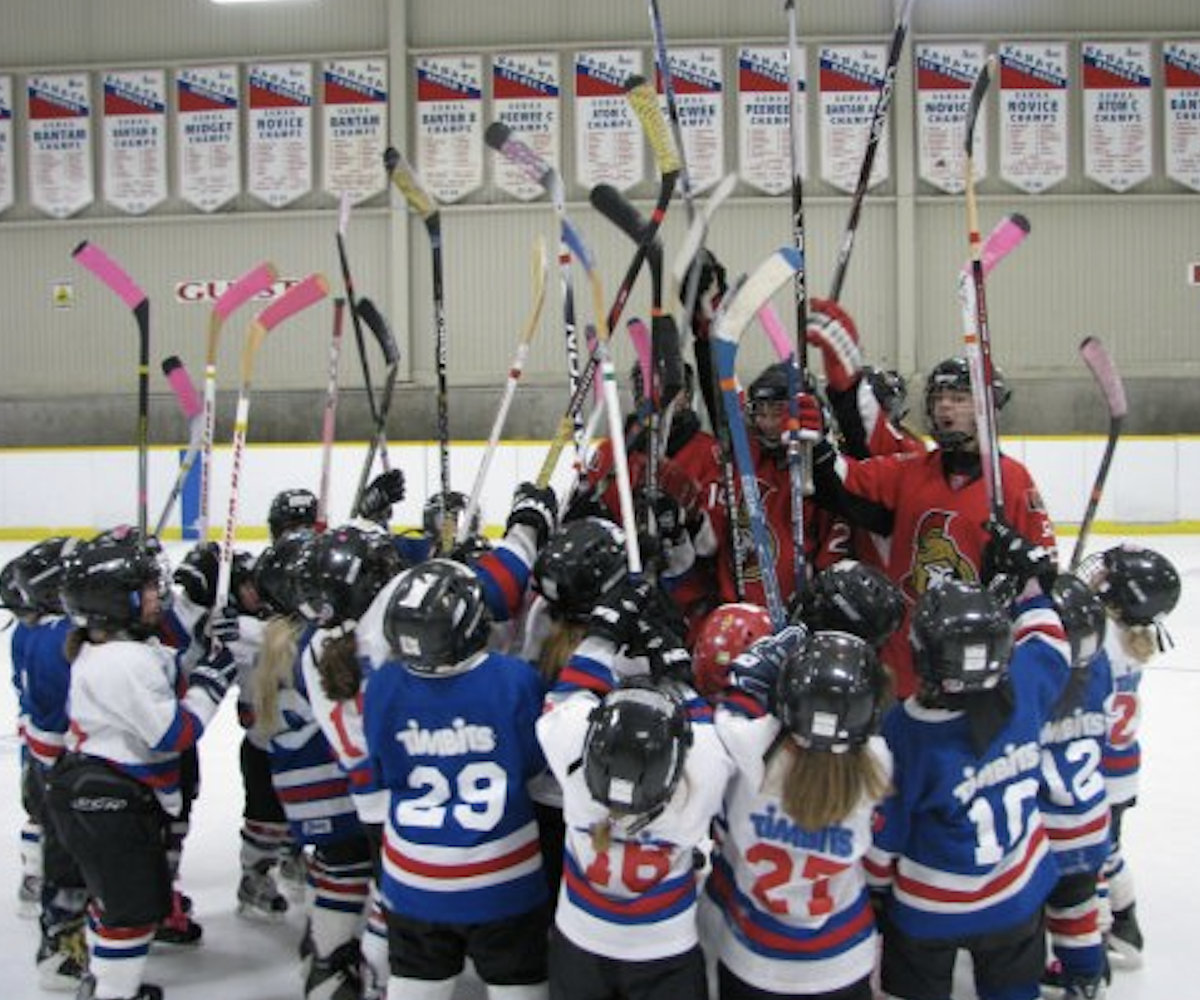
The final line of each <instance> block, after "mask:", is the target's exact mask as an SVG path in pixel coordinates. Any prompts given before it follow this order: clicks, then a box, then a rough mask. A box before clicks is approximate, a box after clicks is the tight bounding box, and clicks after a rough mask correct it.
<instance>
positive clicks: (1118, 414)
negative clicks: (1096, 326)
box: [1079, 337, 1129, 420]
mask: <svg viewBox="0 0 1200 1000" xmlns="http://www.w3.org/2000/svg"><path fill="white" fill-rule="evenodd" d="M1079 353H1080V354H1081V355H1082V356H1083V363H1084V364H1085V365H1087V366H1088V370H1089V371H1091V373H1092V375H1093V376H1094V377H1095V379H1096V383H1097V384H1098V385H1099V386H1100V391H1101V392H1103V393H1104V399H1105V401H1106V402H1107V403H1108V413H1109V416H1111V417H1112V419H1113V420H1121V419H1122V418H1123V417H1124V416H1125V414H1126V413H1128V412H1129V403H1128V401H1127V400H1126V398H1125V383H1124V382H1122V381H1121V376H1120V375H1118V374H1117V369H1116V367H1115V366H1114V365H1113V362H1112V358H1111V357H1109V354H1108V351H1106V350H1105V349H1104V345H1103V344H1102V343H1101V342H1100V341H1099V340H1097V339H1096V338H1095V337H1085V338H1084V340H1083V343H1081V344H1080V345H1079Z"/></svg>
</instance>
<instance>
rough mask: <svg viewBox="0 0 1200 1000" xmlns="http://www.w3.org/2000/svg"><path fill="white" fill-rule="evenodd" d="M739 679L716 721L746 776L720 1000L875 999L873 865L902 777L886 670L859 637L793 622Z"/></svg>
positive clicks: (719, 914)
mask: <svg viewBox="0 0 1200 1000" xmlns="http://www.w3.org/2000/svg"><path fill="white" fill-rule="evenodd" d="M731 684H732V685H733V686H735V688H736V690H735V692H731V693H730V695H729V696H728V697H727V698H726V699H725V700H724V701H723V702H722V704H721V706H720V707H719V708H718V709H717V717H716V725H717V733H718V735H719V736H720V737H721V740H722V742H723V743H724V744H725V747H726V749H727V750H728V751H729V754H730V756H731V757H732V758H733V759H734V760H735V761H737V773H736V774H735V776H734V778H733V780H732V781H731V782H730V784H729V787H728V789H727V790H726V793H725V805H724V809H723V810H722V813H721V816H720V817H719V819H718V820H717V823H716V826H715V834H714V837H715V840H716V842H717V848H716V854H715V856H714V858H713V870H712V874H711V875H710V876H709V879H708V885H707V893H708V894H707V899H708V901H709V903H710V904H711V908H706V911H705V913H706V920H705V927H706V930H707V935H706V943H707V944H708V945H709V946H710V949H711V951H712V952H714V954H715V957H716V959H717V960H718V963H719V964H718V982H719V996H720V1000H768V998H780V1000H782V998H784V997H821V998H824V1000H834V998H836V1000H871V998H872V996H873V993H872V991H871V984H870V977H871V972H872V971H873V969H874V967H875V953H876V946H877V939H876V934H875V921H874V917H873V914H872V910H871V904H870V900H869V893H868V891H867V886H866V879H865V875H864V872H863V866H862V858H863V855H864V854H865V853H866V851H867V849H868V848H869V847H870V845H871V820H872V815H873V812H874V809H875V807H876V805H877V804H878V803H879V801H880V800H881V799H882V798H883V796H884V794H885V793H886V792H887V791H888V787H889V778H890V773H891V755H890V754H889V753H888V750H887V747H886V745H885V744H884V742H883V739H882V738H881V737H880V736H878V735H877V734H878V732H879V723H880V717H881V715H882V710H883V706H884V703H885V701H886V699H887V698H888V683H887V677H886V674H885V671H884V669H883V667H882V666H881V665H880V663H879V660H878V658H877V656H876V654H875V651H874V650H873V649H872V647H871V646H870V645H868V644H867V643H866V642H864V641H863V640H862V639H860V638H858V637H857V636H853V635H850V634H848V633H845V632H816V633H813V634H812V635H811V636H808V635H807V633H806V631H805V630H804V629H803V628H800V627H797V626H791V627H789V628H787V629H785V630H784V631H782V632H780V633H779V634H778V635H774V636H771V637H770V638H766V639H763V640H761V641H760V642H758V643H756V644H755V645H754V646H752V647H751V648H750V649H749V650H748V651H746V652H745V653H743V654H742V655H741V656H739V657H738V658H737V659H736V660H735V661H734V664H733V668H732V676H731ZM747 694H749V695H750V697H746V695H747Z"/></svg>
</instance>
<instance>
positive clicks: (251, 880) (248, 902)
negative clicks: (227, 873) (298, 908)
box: [237, 861, 288, 922]
mask: <svg viewBox="0 0 1200 1000" xmlns="http://www.w3.org/2000/svg"><path fill="white" fill-rule="evenodd" d="M237 898H238V904H237V912H238V915H239V916H242V917H246V918H247V919H249V920H267V921H271V922H278V921H280V920H282V919H283V918H284V915H285V914H286V913H287V911H288V901H287V898H286V897H285V896H284V895H283V893H281V892H280V891H279V886H278V885H276V884H275V879H274V878H273V877H272V875H271V863H270V862H269V861H260V862H259V863H258V864H256V865H255V866H254V867H253V868H248V869H246V870H245V871H243V872H242V880H241V882H239V883H238V890H237Z"/></svg>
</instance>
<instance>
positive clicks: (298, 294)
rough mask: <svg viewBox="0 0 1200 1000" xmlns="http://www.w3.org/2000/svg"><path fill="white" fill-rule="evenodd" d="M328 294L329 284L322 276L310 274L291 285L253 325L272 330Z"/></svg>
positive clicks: (259, 315) (260, 314) (261, 313)
mask: <svg viewBox="0 0 1200 1000" xmlns="http://www.w3.org/2000/svg"><path fill="white" fill-rule="evenodd" d="M328 294H329V282H328V281H326V280H325V276H324V275H322V274H310V275H309V276H308V277H307V278H305V279H304V280H303V281H301V282H298V283H297V284H295V285H292V287H291V288H289V289H288V290H287V291H286V292H284V293H283V294H282V295H281V296H280V297H279V298H277V299H276V300H275V301H274V302H272V303H271V304H270V305H269V306H267V308H266V309H264V310H263V311H262V312H260V313H259V314H258V316H257V317H256V318H255V320H254V322H255V325H257V326H260V327H262V328H263V329H264V330H272V329H274V328H275V327H276V326H278V325H279V324H280V323H282V322H283V321H284V320H285V319H287V318H288V317H289V316H294V315H295V314H296V313H298V312H301V311H302V310H304V309H307V308H308V307H309V306H311V305H314V304H315V303H317V302H320V301H321V300H322V299H323V298H325V296H326V295H328Z"/></svg>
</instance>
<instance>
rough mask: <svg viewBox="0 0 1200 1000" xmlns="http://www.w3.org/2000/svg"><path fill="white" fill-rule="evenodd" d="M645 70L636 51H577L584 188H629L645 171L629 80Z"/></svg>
mask: <svg viewBox="0 0 1200 1000" xmlns="http://www.w3.org/2000/svg"><path fill="white" fill-rule="evenodd" d="M641 73H642V53H641V52H640V51H638V50H637V49H620V50H611V49H610V50H608V51H605V52H576V53H575V170H576V172H577V174H578V180H579V184H580V186H581V187H585V188H588V189H589V190H590V189H591V188H593V187H595V186H596V185H597V184H611V185H612V186H613V187H615V188H616V189H617V190H618V191H628V190H629V189H630V188H631V187H633V186H634V185H635V184H639V183H641V181H642V179H643V178H644V177H645V174H646V160H645V144H644V143H643V142H642V127H641V125H640V124H638V120H637V116H636V115H635V114H634V113H633V110H632V109H631V108H630V107H629V102H628V101H627V100H626V99H625V82H626V81H627V80H628V79H629V78H630V77H631V76H635V75H636V76H640V75H641Z"/></svg>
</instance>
